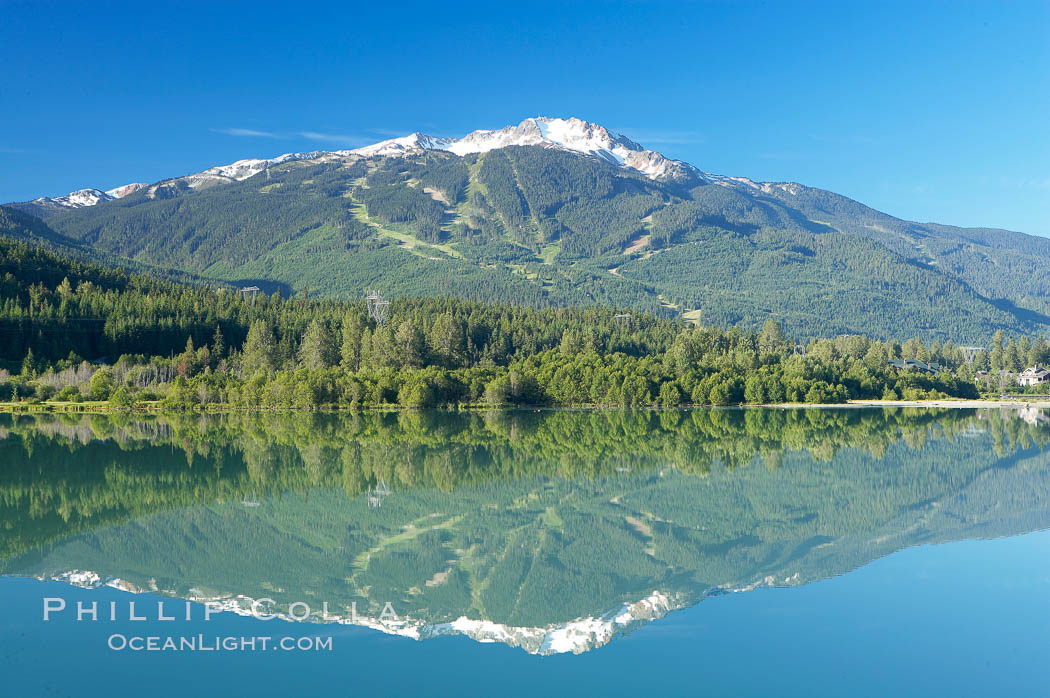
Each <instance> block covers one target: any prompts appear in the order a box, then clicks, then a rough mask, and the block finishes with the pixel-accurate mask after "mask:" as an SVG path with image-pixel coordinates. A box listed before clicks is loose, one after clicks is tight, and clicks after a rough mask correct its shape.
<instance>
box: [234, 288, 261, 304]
mask: <svg viewBox="0 0 1050 698" xmlns="http://www.w3.org/2000/svg"><path fill="white" fill-rule="evenodd" d="M237 292H238V293H240V294H241V296H243V297H247V296H248V294H249V293H250V294H252V305H255V297H256V296H257V295H259V287H258V286H245V287H244V288H242V289H240V290H239V291H237Z"/></svg>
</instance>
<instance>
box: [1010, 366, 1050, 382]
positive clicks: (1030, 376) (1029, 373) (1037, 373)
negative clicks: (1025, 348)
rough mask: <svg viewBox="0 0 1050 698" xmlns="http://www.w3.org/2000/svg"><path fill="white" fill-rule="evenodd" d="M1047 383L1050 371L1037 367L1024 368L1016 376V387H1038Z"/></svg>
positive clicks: (1049, 378)
mask: <svg viewBox="0 0 1050 698" xmlns="http://www.w3.org/2000/svg"><path fill="white" fill-rule="evenodd" d="M1047 381H1050V371H1048V370H1046V369H1045V368H1039V367H1038V366H1033V367H1032V368H1026V369H1025V370H1023V371H1021V372H1020V373H1019V374H1018V375H1017V384H1018V385H1029V386H1031V385H1040V384H1042V383H1046V382H1047Z"/></svg>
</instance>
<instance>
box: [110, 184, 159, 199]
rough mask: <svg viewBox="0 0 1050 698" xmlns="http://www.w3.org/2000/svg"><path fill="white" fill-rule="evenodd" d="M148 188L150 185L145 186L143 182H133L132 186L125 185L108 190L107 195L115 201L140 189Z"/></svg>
mask: <svg viewBox="0 0 1050 698" xmlns="http://www.w3.org/2000/svg"><path fill="white" fill-rule="evenodd" d="M148 186H149V185H148V184H145V183H143V182H132V183H131V184H125V185H123V186H120V187H114V188H113V189H108V190H106V194H108V195H109V196H112V197H113V198H114V199H122V198H124V197H125V196H127V195H128V194H134V193H135V192H137V191H139V190H140V189H145V188H146V187H148Z"/></svg>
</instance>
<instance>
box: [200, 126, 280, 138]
mask: <svg viewBox="0 0 1050 698" xmlns="http://www.w3.org/2000/svg"><path fill="white" fill-rule="evenodd" d="M211 130H212V132H214V133H224V134H226V135H227V136H248V137H252V138H283V136H281V135H280V134H277V133H271V132H270V131H258V130H256V129H254V128H213V129H211Z"/></svg>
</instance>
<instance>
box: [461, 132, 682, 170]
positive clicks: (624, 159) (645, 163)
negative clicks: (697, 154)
mask: <svg viewBox="0 0 1050 698" xmlns="http://www.w3.org/2000/svg"><path fill="white" fill-rule="evenodd" d="M511 145H539V146H545V147H555V148H564V149H566V150H573V151H576V152H578V153H584V154H586V155H594V156H596V157H599V158H601V159H603V160H606V161H608V162H611V163H612V164H614V165H620V166H623V167H629V168H632V169H635V170H638V171H639V172H641V173H643V174H645V175H648V176H649V177H651V178H653V179H664V178H667V177H672V178H673V177H675V176H676V175H682V174H686V173H690V172H694V173H695V172H697V170H696V168H694V167H693V166H692V165H688V164H686V163H684V162H681V161H679V160H670V159H668V158H666V157H664V156H663V155H661V154H660V153H657V152H655V151H652V150H646V149H645V148H643V147H642V146H640V145H638V144H637V143H635V142H634V141H632V140H631V139H629V138H627V137H626V136H623V135H620V134H615V133H612V132H610V131H609V129H607V128H605V127H604V126H600V125H598V124H593V123H590V122H587V121H583V120H582V119H577V118H575V117H573V118H570V119H550V118H547V117H542V116H541V117H536V118H531V119H525V120H524V121H522V122H521V123H520V124H518V125H517V126H506V127H504V128H502V129H500V130H498V131H474V132H473V133H470V134H467V135H466V136H464V137H463V138H461V139H459V140H458V141H454V142H452V143H450V144H449V145H448V147H446V148H444V150H448V151H451V152H453V153H456V154H457V155H466V154H467V153H484V152H487V151H489V150H494V149H496V148H505V147H507V146H511Z"/></svg>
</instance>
